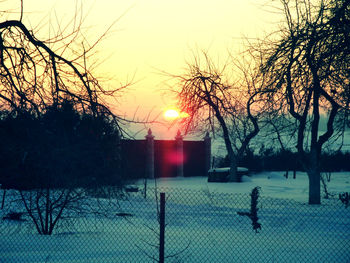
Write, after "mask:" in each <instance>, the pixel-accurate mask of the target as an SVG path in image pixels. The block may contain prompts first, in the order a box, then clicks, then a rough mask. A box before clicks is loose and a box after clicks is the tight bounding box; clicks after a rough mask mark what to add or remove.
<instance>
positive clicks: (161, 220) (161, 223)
mask: <svg viewBox="0 0 350 263" xmlns="http://www.w3.org/2000/svg"><path fill="white" fill-rule="evenodd" d="M159 227H160V229H159V263H164V241H165V193H160V214H159Z"/></svg>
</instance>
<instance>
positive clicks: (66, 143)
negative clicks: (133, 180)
mask: <svg viewBox="0 0 350 263" xmlns="http://www.w3.org/2000/svg"><path fill="white" fill-rule="evenodd" d="M22 6H23V5H22ZM23 14H24V13H23V10H21V13H20V17H19V19H18V20H5V21H3V22H0V76H1V85H0V107H1V108H0V109H1V110H2V111H3V112H4V114H5V115H7V116H6V117H5V116H2V120H1V131H0V132H1V136H4V137H2V141H3V140H6V141H7V142H6V143H4V142H2V143H4V144H3V145H1V146H3V147H4V149H2V150H1V154H2V156H0V161H1V162H2V163H4V162H6V161H8V160H10V161H9V162H8V163H6V164H5V168H4V167H1V169H3V170H2V171H1V174H2V175H3V172H4V171H5V175H4V176H7V178H6V182H5V183H4V186H5V187H6V184H8V185H7V186H8V187H14V188H17V189H19V193H20V196H21V199H22V203H23V205H24V206H25V208H26V210H27V212H28V214H29V216H30V217H31V219H32V221H33V222H34V223H35V226H36V228H37V230H38V232H39V233H40V234H51V233H52V231H53V229H54V227H55V226H56V224H57V221H58V220H59V219H60V218H62V214H63V213H64V211H65V210H66V209H68V208H72V209H73V208H77V209H79V202H78V201H79V200H81V198H84V197H85V196H86V195H85V193H84V191H83V189H82V188H81V187H77V186H81V185H83V186H90V185H91V184H92V183H93V182H92V179H93V178H95V179H96V180H97V181H99V180H100V182H101V181H105V182H106V183H107V181H108V180H109V179H110V177H108V176H109V174H108V176H106V174H107V173H110V172H111V171H114V174H115V172H116V171H118V167H116V165H117V162H115V163H114V161H116V160H115V158H117V156H116V152H115V151H116V150H117V149H118V147H116V144H117V140H118V138H119V137H120V136H121V133H122V128H121V126H120V122H121V121H122V118H120V117H119V116H117V115H115V114H114V113H113V112H112V111H111V110H110V109H109V107H108V106H107V104H106V103H105V102H104V101H105V100H104V99H105V98H106V97H108V96H113V95H114V94H115V93H116V92H118V91H120V89H122V88H124V87H121V88H117V89H114V90H106V89H104V88H103V87H102V86H101V85H100V83H99V81H98V80H97V79H96V78H95V77H94V75H93V74H92V72H91V71H90V70H89V67H88V66H87V64H88V58H89V56H90V55H91V51H92V49H93V47H94V46H95V45H96V44H97V42H98V41H99V40H100V39H99V40H98V41H97V42H96V43H93V44H90V45H88V44H87V45H86V46H87V47H88V48H85V45H84V44H81V43H82V42H81V39H79V37H80V36H81V31H80V30H81V24H80V23H79V21H78V20H76V21H74V22H75V23H72V25H75V26H74V28H73V29H72V31H71V32H67V33H66V32H62V31H61V29H60V30H59V31H58V32H57V34H56V35H54V36H53V35H52V34H51V35H50V38H48V39H46V40H41V39H39V38H38V37H37V35H38V34H37V33H38V32H36V30H35V29H34V28H28V27H27V26H26V25H25V24H24V23H23V22H22V18H23ZM2 18H5V19H6V16H3V17H2ZM82 39H84V38H82ZM77 43H79V44H77ZM113 147H115V148H114V149H112V148H113ZM4 154H9V155H8V156H11V157H13V158H11V159H9V158H8V157H4ZM19 178H20V179H21V181H18V180H17V179H19ZM119 179H120V178H116V182H118V180H119ZM9 184H10V185H9ZM11 184H12V186H11ZM80 208H81V207H80Z"/></svg>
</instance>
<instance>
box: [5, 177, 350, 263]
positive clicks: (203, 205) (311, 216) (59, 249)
mask: <svg viewBox="0 0 350 263" xmlns="http://www.w3.org/2000/svg"><path fill="white" fill-rule="evenodd" d="M283 175H284V172H264V173H258V174H252V175H250V176H245V177H244V178H243V182H242V183H208V182H207V178H204V177H190V178H161V179H158V180H157V181H156V186H157V189H158V192H159V191H164V192H166V200H167V201H166V223H167V228H166V241H165V247H166V255H170V254H175V255H176V256H174V257H172V258H168V259H167V260H166V262H174V263H176V262H350V208H347V209H346V208H345V207H344V205H343V204H342V203H341V202H340V201H339V200H337V196H336V194H338V193H339V192H350V173H349V172H342V173H333V174H332V177H331V181H330V182H329V183H328V191H329V192H330V193H331V194H334V197H333V198H332V199H331V200H324V199H323V200H322V205H318V206H309V205H308V204H307V200H308V179H307V176H306V174H305V173H302V172H297V176H296V179H293V178H292V177H291V174H290V176H289V178H288V179H286V178H285V177H284V176H283ZM154 183H155V182H154V180H153V181H152V180H149V182H148V186H149V187H152V186H153V187H154ZM136 185H137V186H139V188H142V187H143V185H142V181H140V182H136ZM256 186H259V187H261V197H260V198H259V206H258V207H259V211H258V215H259V222H260V223H261V224H262V229H261V231H259V233H255V232H254V231H253V230H252V226H251V221H250V219H249V218H248V217H246V216H239V215H238V214H237V212H238V211H246V212H247V211H249V208H250V196H249V193H250V192H251V190H252V189H253V188H254V187H256ZM9 195H10V194H9ZM10 196H11V195H10ZM154 197H155V194H154V189H152V188H149V189H148V191H147V199H144V198H143V196H142V194H141V193H129V196H128V198H127V200H124V201H123V200H120V201H118V205H117V206H115V207H118V210H112V213H111V215H110V216H108V217H99V216H84V217H81V216H80V217H79V216H77V217H76V218H75V219H74V224H73V223H64V222H63V223H62V224H61V225H60V226H59V228H58V229H57V231H56V232H55V234H54V235H52V236H40V235H38V234H36V233H35V230H34V229H33V228H32V227H31V226H30V224H29V223H28V221H27V222H11V221H2V222H1V224H0V262H1V263H8V262H63V263H68V262H154V260H152V259H151V258H150V257H152V256H154V257H157V249H156V248H155V247H153V245H156V244H157V242H158V239H157V228H158V227H159V226H158V222H157V213H156V211H157V205H156V201H155V198H154ZM8 199H10V200H12V199H11V198H10V197H9V198H8ZM104 201H105V203H106V204H107V203H109V202H108V201H107V200H103V199H101V200H99V202H102V203H103V202H104ZM91 204H93V200H91ZM115 207H114V208H113V209H115ZM13 209H15V210H20V209H21V208H20V207H18V205H17V206H16V205H15V203H12V202H9V200H7V202H6V206H5V209H4V210H0V216H1V217H3V216H4V215H6V213H7V212H8V211H11V210H13ZM117 212H125V213H129V214H132V215H133V216H131V217H125V218H123V217H117V216H115V215H116V214H117ZM113 215H114V216H113ZM179 251H181V253H178V252H179ZM177 253H178V254H177ZM146 254H147V255H148V256H147V255H146Z"/></svg>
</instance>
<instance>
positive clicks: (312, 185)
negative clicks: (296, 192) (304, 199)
mask: <svg viewBox="0 0 350 263" xmlns="http://www.w3.org/2000/svg"><path fill="white" fill-rule="evenodd" d="M307 174H308V176H309V204H310V205H319V204H321V174H320V171H319V170H318V169H311V170H310V171H308V173H307Z"/></svg>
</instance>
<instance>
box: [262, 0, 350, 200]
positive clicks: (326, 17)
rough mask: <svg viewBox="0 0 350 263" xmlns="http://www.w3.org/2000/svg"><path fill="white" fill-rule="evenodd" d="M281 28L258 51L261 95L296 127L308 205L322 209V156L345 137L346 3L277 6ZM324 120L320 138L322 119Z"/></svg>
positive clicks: (349, 62)
mask: <svg viewBox="0 0 350 263" xmlns="http://www.w3.org/2000/svg"><path fill="white" fill-rule="evenodd" d="M281 3H282V7H283V8H282V12H283V14H284V15H285V24H284V25H283V27H282V28H281V30H280V31H278V32H277V33H276V34H272V38H271V39H272V40H271V41H267V40H264V41H262V44H261V45H260V46H259V48H257V50H258V56H259V57H262V58H263V65H262V66H261V74H262V75H263V76H264V78H265V79H266V80H267V81H266V85H265V86H264V88H263V89H262V90H261V92H262V93H261V94H264V96H265V99H266V103H267V104H269V107H270V108H271V109H276V110H278V111H279V112H280V113H281V114H286V113H289V114H290V116H291V117H292V118H294V119H295V120H296V122H297V131H296V134H297V136H296V137H297V145H296V148H297V151H298V153H299V156H300V161H301V162H302V164H303V167H304V169H305V170H306V171H307V174H308V176H309V203H310V204H320V202H321V200H320V169H321V168H320V155H321V151H322V147H323V146H324V144H325V143H326V142H327V141H328V140H330V138H332V137H333V136H335V135H337V134H338V135H339V134H342V133H343V132H344V128H345V123H346V121H347V118H348V113H349V101H350V85H349V83H350V72H349V68H350V33H349V32H350V26H349V25H350V9H349V8H350V2H349V1H347V0H341V1H337V0H320V1H316V2H315V1H310V0H307V1H304V0H303V1H301V0H294V1H286V0H281ZM322 115H324V116H325V117H326V118H327V127H326V131H324V132H323V133H321V130H320V118H321V116H322Z"/></svg>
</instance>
